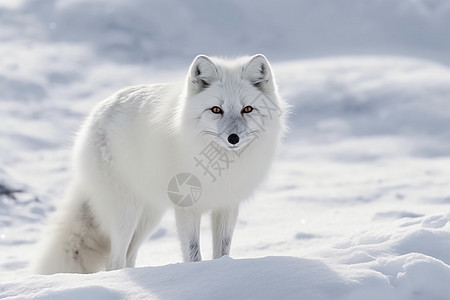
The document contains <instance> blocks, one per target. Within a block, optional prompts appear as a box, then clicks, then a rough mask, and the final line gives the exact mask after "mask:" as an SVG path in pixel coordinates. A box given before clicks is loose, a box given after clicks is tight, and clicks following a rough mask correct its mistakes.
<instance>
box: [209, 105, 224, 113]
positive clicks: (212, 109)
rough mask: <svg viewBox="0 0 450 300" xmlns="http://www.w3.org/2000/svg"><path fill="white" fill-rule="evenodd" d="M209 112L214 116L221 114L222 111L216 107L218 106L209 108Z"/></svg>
mask: <svg viewBox="0 0 450 300" xmlns="http://www.w3.org/2000/svg"><path fill="white" fill-rule="evenodd" d="M211 111H212V112H213V113H215V114H223V110H222V109H221V108H220V107H218V106H213V107H212V108H211Z"/></svg>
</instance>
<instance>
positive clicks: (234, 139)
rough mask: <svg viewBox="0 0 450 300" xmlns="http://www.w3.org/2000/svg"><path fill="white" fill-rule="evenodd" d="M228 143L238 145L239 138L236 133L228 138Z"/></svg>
mask: <svg viewBox="0 0 450 300" xmlns="http://www.w3.org/2000/svg"><path fill="white" fill-rule="evenodd" d="M228 143H230V144H232V145H236V144H237V143H239V136H238V135H237V134H235V133H232V134H230V135H229V136H228Z"/></svg>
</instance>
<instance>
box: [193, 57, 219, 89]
mask: <svg viewBox="0 0 450 300" xmlns="http://www.w3.org/2000/svg"><path fill="white" fill-rule="evenodd" d="M217 78H218V73H217V68H216V65H214V63H213V62H212V60H211V59H210V58H209V57H208V56H206V55H199V56H197V57H196V58H195V59H194V61H193V62H192V64H191V67H190V69H189V81H190V83H192V84H193V86H194V88H195V89H197V90H198V91H200V90H202V89H205V88H207V87H208V86H210V85H211V84H212V83H213V82H214V81H215V80H217Z"/></svg>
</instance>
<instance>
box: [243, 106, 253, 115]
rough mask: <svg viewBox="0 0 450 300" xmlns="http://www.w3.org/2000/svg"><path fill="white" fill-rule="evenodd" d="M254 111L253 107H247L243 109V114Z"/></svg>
mask: <svg viewBox="0 0 450 300" xmlns="http://www.w3.org/2000/svg"><path fill="white" fill-rule="evenodd" d="M252 111H253V107H251V106H246V107H244V108H243V109H242V113H244V114H248V113H251V112H252Z"/></svg>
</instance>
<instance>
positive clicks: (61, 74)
mask: <svg viewBox="0 0 450 300" xmlns="http://www.w3.org/2000/svg"><path fill="white" fill-rule="evenodd" d="M449 28H450V2H449V1H446V0H397V1H391V0H376V1H357V0H340V1H323V0H314V1H313V0H301V1H258V2H256V1H198V0H195V1H181V0H178V1H177V0H172V1H162V0H161V1H144V0H136V1H125V0H110V1H106V0H104V1H86V0H64V1H62V0H59V1H58V0H49V1H46V0H39V1H37V0H29V1H23V0H10V1H7V0H4V1H0V124H1V126H0V298H1V297H3V296H5V297H18V298H35V297H44V298H45V297H52V296H53V297H57V296H65V297H67V296H71V297H74V298H76V297H81V296H92V297H94V296H95V297H97V298H98V297H104V298H108V299H111V298H114V297H117V298H120V297H150V298H151V297H153V298H186V297H189V296H192V297H193V296H196V297H199V298H202V297H204V298H210V297H211V296H212V295H216V294H215V293H219V291H220V294H219V295H221V296H223V297H227V296H228V297H230V298H233V297H234V298H235V297H237V296H244V295H246V296H247V298H248V296H254V297H255V298H258V297H266V298H277V296H279V295H280V294H282V295H284V296H286V297H289V296H290V298H302V297H303V298H305V299H360V298H361V295H364V297H365V298H367V299H448V295H450V286H449V285H448V282H450V267H449V265H450V222H449V220H450V191H449V186H450V126H449V124H450V99H449V98H450V68H449V65H450V29H449ZM200 53H203V54H207V55H218V56H231V57H232V56H237V55H242V54H250V55H251V54H256V53H263V54H265V55H266V56H267V57H268V59H269V60H270V61H271V63H272V65H273V69H274V72H275V74H276V77H277V80H278V84H279V86H280V92H281V93H282V95H284V97H285V98H286V99H287V100H288V102H289V103H290V104H291V105H292V106H293V109H292V113H291V115H290V121H289V125H290V127H291V130H290V133H289V135H288V136H287V138H286V143H285V145H284V147H283V149H282V151H281V154H280V156H279V158H278V160H277V161H276V163H275V165H274V168H273V171H272V173H271V174H270V176H269V177H268V179H267V181H266V183H265V184H264V185H263V186H262V188H261V190H260V191H259V192H258V193H257V194H256V195H255V199H252V200H251V201H249V202H247V203H246V204H245V205H244V206H243V209H242V212H241V215H240V218H239V223H238V226H237V228H236V232H235V238H234V242H233V246H232V257H233V260H229V259H222V260H219V261H207V262H204V263H200V264H198V265H197V264H196V265H191V266H187V265H168V264H171V263H176V262H180V261H181V255H180V251H179V248H178V241H177V237H176V232H175V229H174V226H173V225H174V220H173V216H172V215H171V214H169V213H168V214H167V215H166V217H165V218H164V219H163V221H162V223H161V225H160V227H159V228H158V229H157V230H156V232H155V233H154V234H153V236H152V238H151V239H150V240H149V241H148V242H147V243H146V244H145V245H144V246H143V247H142V249H141V251H140V255H139V257H138V266H139V267H145V266H149V265H151V266H155V267H154V268H144V269H139V270H138V269H136V270H122V271H115V272H112V273H111V274H107V273H103V274H96V275H93V276H91V277H89V280H87V279H88V278H87V277H83V276H75V275H67V276H61V275H58V276H52V277H42V276H32V275H30V273H29V270H28V267H29V263H30V260H31V259H32V258H33V254H34V253H35V245H36V242H38V240H39V234H40V233H41V232H42V229H43V228H44V225H45V224H46V223H47V221H48V216H49V215H50V213H51V212H52V211H53V210H54V208H55V206H56V205H57V203H58V201H61V198H62V195H63V193H64V188H65V186H66V184H67V182H68V180H69V178H70V173H69V169H70V160H69V158H70V148H71V144H72V138H73V136H74V134H75V132H76V130H77V129H78V128H79V126H80V124H81V122H82V121H83V119H84V118H85V117H86V115H87V114H88V112H89V111H90V109H91V108H92V107H93V106H94V105H95V104H96V103H98V102H99V101H100V100H102V99H103V98H105V97H107V96H109V95H110V94H112V93H114V92H115V91H116V90H118V89H121V88H123V87H125V86H128V85H133V84H142V83H153V82H161V81H173V80H179V79H182V78H183V76H184V75H185V74H186V72H187V68H188V67H189V64H190V62H191V61H192V59H193V58H194V57H195V56H196V55H197V54H200ZM202 235H203V236H202V238H203V241H202V243H203V244H202V250H203V253H204V254H205V258H206V259H207V260H208V259H210V250H211V245H210V244H209V243H210V233H209V230H208V220H207V219H205V222H204V223H203V225H202ZM267 256H276V257H273V258H265V259H256V260H247V259H248V258H258V257H267ZM157 266H159V267H157ZM249 270H250V274H249V273H248V272H249ZM225 271H227V272H230V273H226V272H225ZM161 274H164V275H163V277H161V276H162V275H161ZM177 274H178V275H177ZM180 274H182V275H180ZM199 274H203V275H199ZM205 274H206V275H205ZM230 274H233V276H232V277H233V278H232V279H231V278H230ZM254 274H258V276H252V275H254ZM174 276H184V277H182V278H184V279H185V280H179V278H178V277H177V278H178V279H177V280H178V281H174ZM199 276H203V277H201V278H203V279H202V280H200V282H201V283H202V284H199V283H198V281H193V279H192V278H199ZM24 278H27V279H26V280H24ZM111 278H112V279H111ZM135 278H140V279H141V280H137V279H135ZM142 278H144V279H142ZM155 278H157V279H155ZM187 278H190V279H189V280H188V279H187ZM211 278H215V279H216V281H218V282H221V285H220V287H219V285H218V284H217V283H216V281H214V282H211ZM274 278H277V280H275V281H274V280H273V279H274ZM113 279H114V280H113ZM119 279H120V281H121V282H125V283H126V284H124V285H123V287H119V286H117V284H116V283H117V280H119ZM164 279H167V280H166V281H164ZM7 282H8V283H7ZM175 282H176V284H175ZM43 286H47V288H46V289H43V288H42V287H43ZM49 286H50V287H49ZM141 286H144V287H145V289H142V288H140V287H141ZM193 286H196V287H198V288H192V287H193ZM81 287H83V288H84V289H82V288H81ZM101 287H105V288H108V290H106V289H104V288H101Z"/></svg>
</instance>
